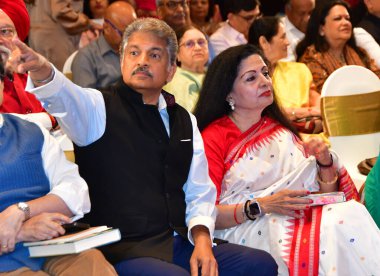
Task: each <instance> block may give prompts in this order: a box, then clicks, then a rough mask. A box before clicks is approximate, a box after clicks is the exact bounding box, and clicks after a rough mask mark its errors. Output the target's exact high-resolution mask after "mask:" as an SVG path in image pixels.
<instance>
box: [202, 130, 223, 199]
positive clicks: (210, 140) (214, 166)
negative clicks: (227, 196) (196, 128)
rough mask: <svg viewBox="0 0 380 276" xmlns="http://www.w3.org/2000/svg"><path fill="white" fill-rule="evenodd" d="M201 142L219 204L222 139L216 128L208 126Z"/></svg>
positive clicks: (221, 178)
mask: <svg viewBox="0 0 380 276" xmlns="http://www.w3.org/2000/svg"><path fill="white" fill-rule="evenodd" d="M202 137H203V142H204V146H205V152H206V157H207V161H208V169H209V174H210V177H211V180H212V182H214V184H215V186H216V190H217V197H216V203H219V196H220V191H221V186H222V180H223V177H224V173H225V170H224V156H225V153H224V144H225V143H224V142H225V141H224V139H223V136H222V135H221V134H220V132H218V128H217V127H216V126H210V127H208V128H206V129H205V130H204V131H203V132H202Z"/></svg>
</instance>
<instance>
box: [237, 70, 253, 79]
mask: <svg viewBox="0 0 380 276" xmlns="http://www.w3.org/2000/svg"><path fill="white" fill-rule="evenodd" d="M248 73H254V74H256V73H257V71H256V70H248V71H247V72H244V73H243V74H242V75H241V77H240V79H242V78H243V77H244V76H245V75H246V74H248Z"/></svg>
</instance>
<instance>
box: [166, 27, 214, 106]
mask: <svg viewBox="0 0 380 276" xmlns="http://www.w3.org/2000/svg"><path fill="white" fill-rule="evenodd" d="M176 34H177V41H178V46H179V47H178V54H177V65H178V66H179V67H177V70H176V72H175V74H174V77H173V79H172V80H171V81H170V82H169V83H168V84H166V85H165V86H164V90H165V91H167V92H169V93H171V94H173V95H174V96H175V100H176V103H178V104H179V105H181V106H182V107H184V108H185V109H186V110H188V111H189V112H192V111H193V108H194V106H195V104H196V103H197V100H198V97H199V91H200V90H201V86H202V82H203V78H204V76H205V72H206V66H205V65H206V63H207V61H208V58H209V55H208V45H207V39H206V36H205V34H204V33H202V32H201V31H199V30H198V29H197V28H194V27H192V26H189V27H186V28H185V29H183V30H181V31H179V32H177V33H176Z"/></svg>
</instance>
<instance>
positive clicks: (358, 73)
mask: <svg viewBox="0 0 380 276" xmlns="http://www.w3.org/2000/svg"><path fill="white" fill-rule="evenodd" d="M321 113H322V117H323V124H324V131H325V133H326V135H327V136H328V137H329V140H330V143H331V148H332V149H333V150H334V151H335V152H336V153H337V154H338V155H339V157H340V158H341V160H342V162H343V164H344V165H345V167H346V168H347V171H348V173H349V174H350V176H351V178H352V179H353V181H354V182H355V185H356V186H357V187H358V188H360V186H361V185H362V184H363V183H364V181H365V176H364V175H362V174H360V173H359V170H358V169H357V165H358V163H359V162H360V161H362V160H363V159H366V158H370V157H374V156H377V155H378V154H379V150H380V80H379V78H378V77H377V76H376V74H374V73H373V72H372V71H370V70H369V69H367V68H365V67H362V66H357V65H349V66H343V67H341V68H339V69H337V70H336V71H334V72H333V73H332V74H331V75H330V76H329V77H328V78H327V80H326V82H325V84H324V85H323V87H322V92H321Z"/></svg>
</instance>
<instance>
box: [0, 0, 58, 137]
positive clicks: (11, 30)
mask: <svg viewBox="0 0 380 276" xmlns="http://www.w3.org/2000/svg"><path fill="white" fill-rule="evenodd" d="M28 32H29V16H28V12H27V10H26V7H25V4H24V2H23V1H22V0H2V1H0V54H1V56H2V60H3V61H4V63H5V66H6V70H7V72H8V73H7V76H5V78H4V100H3V104H2V105H1V106H0V112H7V113H18V114H23V116H24V118H25V119H28V120H30V121H38V122H39V123H41V124H42V125H44V126H45V127H46V128H47V129H49V130H50V129H51V128H52V127H54V126H55V125H56V120H55V119H54V117H52V116H50V115H49V114H48V113H46V112H45V110H44V108H43V107H42V106H41V103H40V102H39V101H38V100H37V99H36V97H35V96H34V95H32V94H30V93H27V92H26V91H25V85H26V79H27V75H26V74H17V73H15V71H16V69H17V68H16V63H17V62H18V60H19V59H20V56H19V54H18V51H17V48H16V47H15V46H14V43H13V42H12V39H13V38H14V37H16V36H18V37H19V38H20V39H21V40H25V39H26V37H27V36H28Z"/></svg>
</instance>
